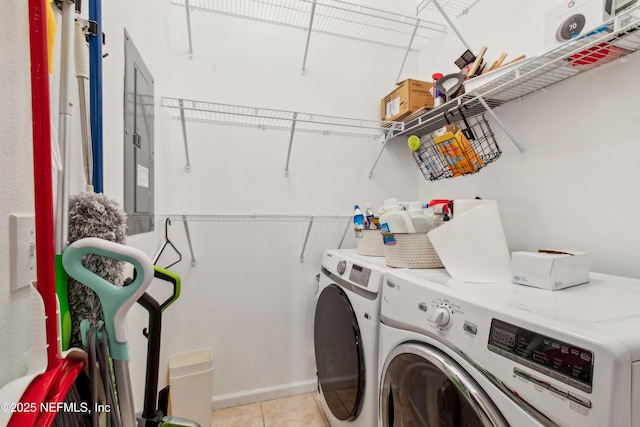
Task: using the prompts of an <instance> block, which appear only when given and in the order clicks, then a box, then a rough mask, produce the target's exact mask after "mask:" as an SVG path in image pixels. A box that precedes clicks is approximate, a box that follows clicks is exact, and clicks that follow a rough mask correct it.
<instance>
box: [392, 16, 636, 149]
mask: <svg viewBox="0 0 640 427" xmlns="http://www.w3.org/2000/svg"><path fill="white" fill-rule="evenodd" d="M639 29H640V5H639V6H636V7H634V8H631V9H629V10H627V11H625V12H623V13H622V14H620V15H619V16H618V17H616V18H614V19H611V20H609V21H607V22H606V23H605V24H604V25H603V26H602V27H600V28H599V31H593V32H591V33H589V35H587V36H584V37H581V38H579V39H576V40H571V41H569V42H566V43H564V44H562V45H560V46H559V47H557V48H556V49H553V50H551V51H549V52H547V53H545V54H543V55H541V56H538V57H535V58H532V59H528V60H523V61H522V63H521V65H519V66H517V67H514V68H513V69H512V70H510V71H508V72H507V73H505V74H503V75H501V76H499V77H497V78H495V79H493V80H492V81H490V82H488V83H486V84H484V85H482V86H479V87H478V88H475V89H473V91H472V92H470V93H466V94H463V95H461V96H459V97H458V98H455V99H453V100H450V101H448V102H446V103H444V104H443V105H441V106H438V107H436V108H433V109H431V110H428V111H427V112H425V114H423V115H421V116H419V117H417V118H415V119H413V120H410V121H407V122H406V123H405V125H404V129H401V130H399V131H393V134H392V137H396V136H408V135H413V134H417V135H424V134H427V133H431V132H433V131H434V130H436V129H438V128H440V127H442V126H444V124H446V118H445V116H446V115H449V116H450V117H452V115H453V120H458V117H456V115H458V112H459V111H460V110H463V111H464V114H465V115H466V116H467V117H470V116H473V115H475V114H480V113H484V112H485V111H486V108H485V107H484V105H483V104H482V102H481V99H482V100H484V101H486V104H487V106H488V107H490V108H495V107H498V106H500V105H503V104H505V103H508V102H510V101H513V100H515V99H519V98H523V97H525V96H528V95H531V94H533V93H535V92H538V91H541V90H546V89H548V88H550V87H551V86H553V85H555V84H558V83H560V82H563V81H565V80H567V79H570V78H572V77H574V76H576V75H578V74H581V73H583V72H586V71H589V70H591V69H594V68H596V67H598V66H601V65H604V64H606V63H608V62H611V61H613V60H616V59H619V58H622V57H624V56H626V55H629V54H631V53H634V52H636V51H638V50H640V31H638V30H639Z"/></svg>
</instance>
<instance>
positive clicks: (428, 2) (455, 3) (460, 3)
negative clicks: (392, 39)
mask: <svg viewBox="0 0 640 427" xmlns="http://www.w3.org/2000/svg"><path fill="white" fill-rule="evenodd" d="M479 1H480V0H440V3H439V4H440V6H441V7H442V9H443V10H444V12H445V13H446V14H447V15H448V16H452V17H454V18H458V17H460V16H461V15H464V14H466V13H467V12H468V11H469V9H471V8H472V7H473V6H474V5H475V4H476V3H478V2H479ZM425 9H426V10H427V11H429V12H432V13H434V14H437V13H438V12H439V11H438V8H437V7H436V5H435V4H434V3H433V0H422V1H421V2H420V3H419V4H418V6H417V7H416V16H417V15H420V13H421V12H422V11H423V10H425Z"/></svg>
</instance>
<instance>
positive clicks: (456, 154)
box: [433, 123, 483, 176]
mask: <svg viewBox="0 0 640 427" xmlns="http://www.w3.org/2000/svg"><path fill="white" fill-rule="evenodd" d="M433 142H434V143H435V145H436V147H438V150H439V151H440V153H441V154H442V156H443V157H444V160H445V162H446V163H447V166H449V169H451V172H453V176H460V175H465V174H468V173H473V172H477V171H478V169H480V168H481V167H482V166H483V162H482V159H481V158H480V156H478V153H477V152H476V150H474V148H473V146H472V145H471V143H470V142H469V140H468V139H467V137H466V136H464V134H463V133H462V129H460V127H459V126H458V125H457V124H455V123H451V124H448V125H446V126H445V127H442V128H440V129H438V130H436V131H435V132H434V133H433Z"/></svg>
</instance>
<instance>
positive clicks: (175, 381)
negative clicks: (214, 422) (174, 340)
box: [169, 348, 213, 427]
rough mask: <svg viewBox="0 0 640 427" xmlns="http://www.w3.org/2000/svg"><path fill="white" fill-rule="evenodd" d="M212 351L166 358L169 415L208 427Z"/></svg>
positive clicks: (209, 423)
mask: <svg viewBox="0 0 640 427" xmlns="http://www.w3.org/2000/svg"><path fill="white" fill-rule="evenodd" d="M212 374H213V352H212V351H211V349H210V348H207V349H202V350H196V351H191V352H187V353H180V354H176V355H174V356H171V358H170V359H169V386H170V387H169V390H170V396H171V415H173V416H175V417H179V418H185V419H187V420H192V421H196V422H197V423H198V424H200V425H201V426H202V427H209V425H211V398H212V395H213V391H212V385H211V381H212Z"/></svg>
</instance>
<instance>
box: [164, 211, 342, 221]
mask: <svg viewBox="0 0 640 427" xmlns="http://www.w3.org/2000/svg"><path fill="white" fill-rule="evenodd" d="M160 217H161V219H162V220H163V221H164V220H165V219H167V218H168V219H170V220H171V221H293V222H309V221H310V220H313V221H316V222H317V221H327V222H333V221H337V222H344V221H346V220H350V219H352V218H353V215H338V214H306V213H301V214H291V213H258V212H249V213H246V212H245V213H209V214H165V215H161V216H160Z"/></svg>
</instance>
